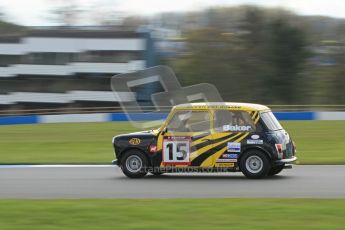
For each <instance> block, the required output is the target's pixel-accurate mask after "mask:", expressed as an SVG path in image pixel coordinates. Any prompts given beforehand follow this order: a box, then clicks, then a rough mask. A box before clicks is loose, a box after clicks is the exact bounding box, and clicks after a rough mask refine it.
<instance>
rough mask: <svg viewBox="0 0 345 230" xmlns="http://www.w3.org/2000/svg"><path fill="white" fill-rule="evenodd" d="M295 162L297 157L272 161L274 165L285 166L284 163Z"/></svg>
mask: <svg viewBox="0 0 345 230" xmlns="http://www.w3.org/2000/svg"><path fill="white" fill-rule="evenodd" d="M296 160H297V157H296V156H294V157H292V158H288V159H281V160H276V161H274V163H276V164H285V163H292V162H294V161H296Z"/></svg>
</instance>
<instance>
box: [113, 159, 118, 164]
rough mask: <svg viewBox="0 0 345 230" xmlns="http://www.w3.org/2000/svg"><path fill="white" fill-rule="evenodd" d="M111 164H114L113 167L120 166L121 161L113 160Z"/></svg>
mask: <svg viewBox="0 0 345 230" xmlns="http://www.w3.org/2000/svg"><path fill="white" fill-rule="evenodd" d="M111 164H113V165H119V161H118V160H117V159H115V160H112V161H111Z"/></svg>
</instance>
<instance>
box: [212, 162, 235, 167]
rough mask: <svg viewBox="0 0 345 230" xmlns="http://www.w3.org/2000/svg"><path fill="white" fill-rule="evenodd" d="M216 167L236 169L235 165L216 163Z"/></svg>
mask: <svg viewBox="0 0 345 230" xmlns="http://www.w3.org/2000/svg"><path fill="white" fill-rule="evenodd" d="M215 167H228V168H233V167H235V163H216V164H215Z"/></svg>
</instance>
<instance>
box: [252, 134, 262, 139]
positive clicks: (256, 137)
mask: <svg viewBox="0 0 345 230" xmlns="http://www.w3.org/2000/svg"><path fill="white" fill-rule="evenodd" d="M251 138H252V139H253V140H257V139H259V138H260V136H259V135H256V134H254V135H252V136H251Z"/></svg>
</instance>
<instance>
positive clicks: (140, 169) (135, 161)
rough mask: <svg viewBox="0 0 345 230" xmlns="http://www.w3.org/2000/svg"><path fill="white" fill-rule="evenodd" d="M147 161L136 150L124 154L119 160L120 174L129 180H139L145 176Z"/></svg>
mask: <svg viewBox="0 0 345 230" xmlns="http://www.w3.org/2000/svg"><path fill="white" fill-rule="evenodd" d="M147 166H148V161H147V158H146V156H145V155H144V154H143V153H142V152H140V151H138V150H130V151H128V152H126V153H125V154H124V155H123V157H122V160H121V169H122V172H123V173H124V174H125V175H126V176H128V177H130V178H141V177H144V176H145V175H146V174H147Z"/></svg>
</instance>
